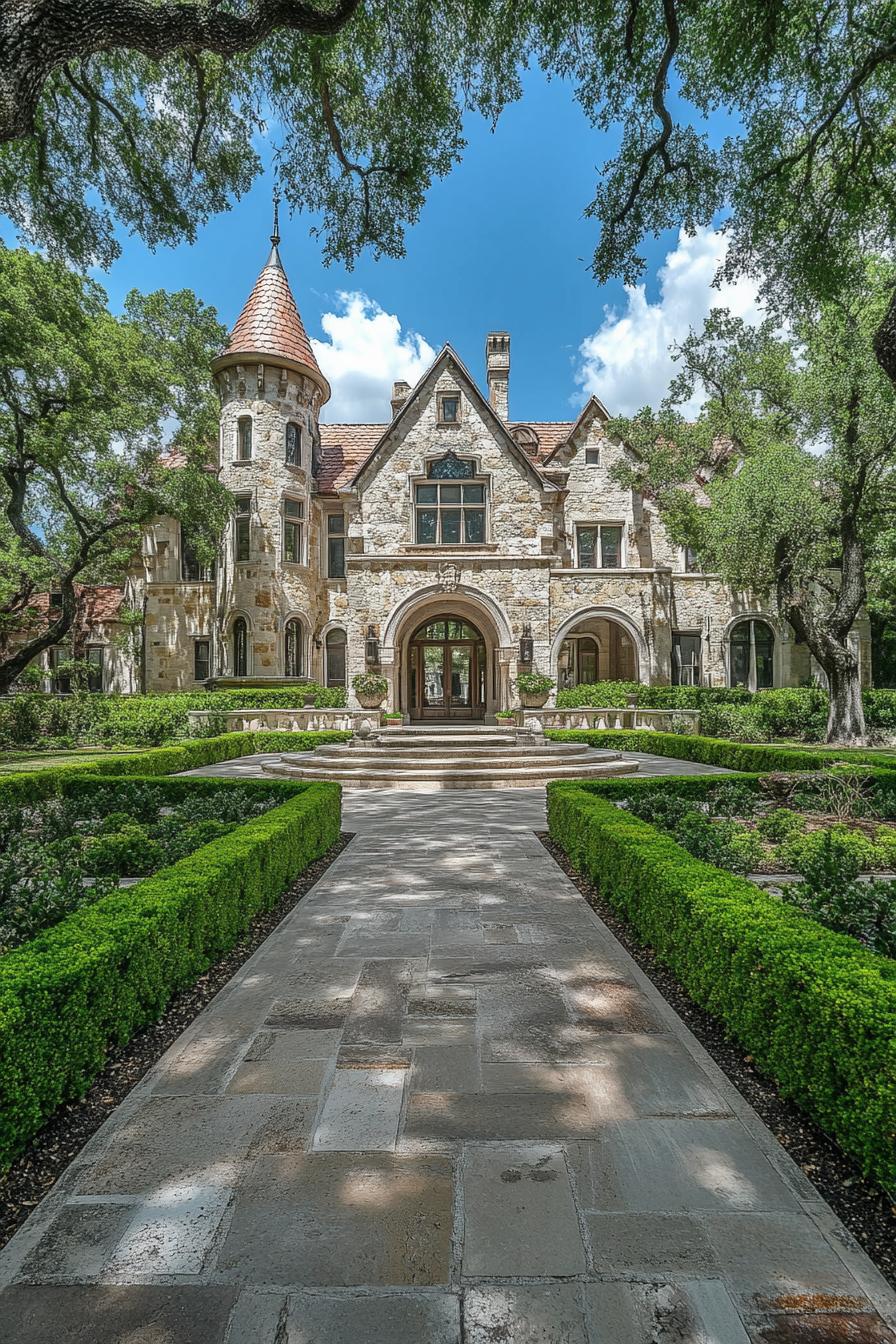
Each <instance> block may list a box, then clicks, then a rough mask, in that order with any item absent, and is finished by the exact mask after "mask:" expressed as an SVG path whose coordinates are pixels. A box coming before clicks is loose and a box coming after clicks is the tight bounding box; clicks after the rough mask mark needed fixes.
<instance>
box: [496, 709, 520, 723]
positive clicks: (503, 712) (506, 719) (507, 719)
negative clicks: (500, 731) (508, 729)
mask: <svg viewBox="0 0 896 1344" xmlns="http://www.w3.org/2000/svg"><path fill="white" fill-rule="evenodd" d="M495 718H496V719H499V720H500V721H501V723H513V722H514V721H515V719H516V710H514V709H499V710H498V712H497V713H496V714H495Z"/></svg>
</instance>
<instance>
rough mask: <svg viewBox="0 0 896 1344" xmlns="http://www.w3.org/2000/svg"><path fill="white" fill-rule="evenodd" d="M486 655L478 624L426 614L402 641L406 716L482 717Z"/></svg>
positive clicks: (454, 616) (486, 672)
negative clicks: (405, 644)
mask: <svg viewBox="0 0 896 1344" xmlns="http://www.w3.org/2000/svg"><path fill="white" fill-rule="evenodd" d="M487 676H488V654H487V651H486V644H485V639H484V638H483V636H482V633H481V632H480V630H479V628H478V627H477V626H475V625H473V624H472V622H471V621H469V620H465V619H464V618H463V617H462V616H458V615H455V614H449V615H446V616H439V617H437V618H431V617H430V618H428V619H427V620H425V621H423V622H422V624H421V625H419V626H418V627H417V628H416V630H414V632H413V633H412V635H411V638H410V641H409V643H408V713H409V715H410V717H411V719H412V720H413V719H460V720H464V719H470V720H475V719H482V718H484V717H485V710H486V704H487V701H488V691H487V686H486V678H487Z"/></svg>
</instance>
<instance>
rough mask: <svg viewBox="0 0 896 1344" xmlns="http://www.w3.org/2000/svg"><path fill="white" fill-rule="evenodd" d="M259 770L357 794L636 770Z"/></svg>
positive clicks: (303, 763) (312, 766)
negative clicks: (330, 784)
mask: <svg viewBox="0 0 896 1344" xmlns="http://www.w3.org/2000/svg"><path fill="white" fill-rule="evenodd" d="M263 769H264V770H265V771H266V772H267V773H268V774H272V775H280V776H286V777H288V778H291V779H307V780H332V781H333V782H334V783H338V784H344V785H346V786H347V787H349V788H361V789H364V788H366V789H388V788H403V787H411V788H414V789H418V788H419V789H423V790H426V789H432V790H436V789H474V788H475V789H513V788H535V787H538V786H541V785H544V784H548V783H549V782H550V781H551V780H555V779H599V778H601V777H602V776H608V775H625V774H633V773H634V772H635V771H637V769H638V764H637V762H636V761H626V760H609V761H607V760H600V761H596V762H595V761H587V762H581V761H578V762H576V763H575V764H572V763H568V764H567V763H564V764H560V763H559V762H557V761H555V762H547V761H543V762H542V761H540V762H538V763H536V764H533V765H518V764H513V765H506V766H503V767H501V766H497V765H492V766H481V767H480V768H477V769H474V770H459V769H457V763H456V762H450V763H448V764H445V765H443V766H432V767H428V766H425V767H424V766H421V767H419V768H417V769H414V770H395V769H392V768H391V767H390V765H389V764H387V763H385V762H383V763H382V764H378V765H376V766H374V765H370V766H359V767H355V768H354V769H352V768H350V767H348V766H347V765H343V764H341V763H340V764H334V763H333V762H331V761H330V762H328V761H322V760H317V761H315V760H314V758H313V755H312V754H309V755H308V756H307V757H306V758H305V759H304V760H302V759H301V758H295V757H294V758H291V759H284V760H281V761H271V762H267V763H265V765H264V766H263Z"/></svg>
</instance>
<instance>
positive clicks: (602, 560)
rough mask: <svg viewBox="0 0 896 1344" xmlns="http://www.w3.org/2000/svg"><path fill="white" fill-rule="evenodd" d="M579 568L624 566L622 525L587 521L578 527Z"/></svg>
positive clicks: (617, 567)
mask: <svg viewBox="0 0 896 1344" xmlns="http://www.w3.org/2000/svg"><path fill="white" fill-rule="evenodd" d="M576 542H577V550H578V564H579V569H619V568H620V567H621V566H622V526H621V524H619V523H587V524H585V525H583V526H579V527H577V528H576Z"/></svg>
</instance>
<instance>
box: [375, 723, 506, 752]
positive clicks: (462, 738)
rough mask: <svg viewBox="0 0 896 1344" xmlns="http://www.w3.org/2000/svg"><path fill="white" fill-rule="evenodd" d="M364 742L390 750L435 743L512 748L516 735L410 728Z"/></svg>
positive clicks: (383, 734)
mask: <svg viewBox="0 0 896 1344" xmlns="http://www.w3.org/2000/svg"><path fill="white" fill-rule="evenodd" d="M365 740H366V741H368V742H370V741H375V742H376V743H377V744H378V745H379V746H381V747H385V748H386V749H387V750H390V751H391V750H392V749H393V748H395V747H402V748H410V749H411V750H416V749H417V748H419V747H426V746H431V745H432V744H433V743H434V742H437V743H438V744H439V745H440V746H442V747H445V746H450V747H451V748H452V749H453V748H454V747H465V746H470V747H498V746H500V747H512V746H514V744H515V743H516V741H517V736H516V733H486V732H480V733H469V732H459V731H455V732H450V733H429V732H423V731H422V729H415V728H410V729H408V730H407V731H404V730H402V729H400V728H386V729H385V730H384V731H383V732H379V733H372V734H371V735H370V737H369V738H367V739H365Z"/></svg>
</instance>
